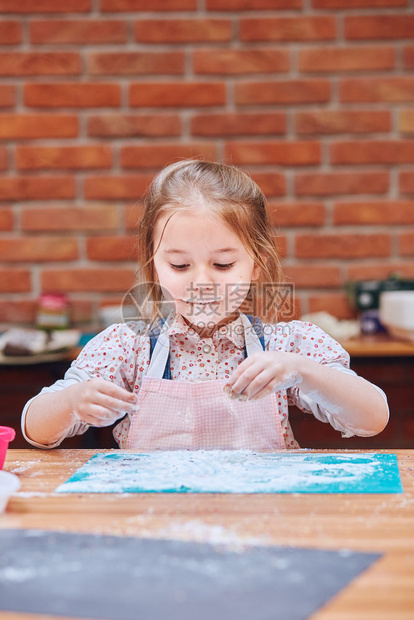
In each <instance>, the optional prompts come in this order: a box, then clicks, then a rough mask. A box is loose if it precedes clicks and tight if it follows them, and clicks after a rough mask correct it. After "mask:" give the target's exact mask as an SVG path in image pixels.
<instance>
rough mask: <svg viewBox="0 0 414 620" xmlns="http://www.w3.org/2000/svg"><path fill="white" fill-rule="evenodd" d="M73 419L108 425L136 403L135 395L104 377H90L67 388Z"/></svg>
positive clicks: (93, 424) (95, 424) (97, 424)
mask: <svg viewBox="0 0 414 620" xmlns="http://www.w3.org/2000/svg"><path fill="white" fill-rule="evenodd" d="M67 389H68V391H69V390H71V394H70V406H71V408H72V415H73V416H74V418H75V420H81V421H82V422H86V423H87V424H90V425H92V426H110V425H111V424H112V423H113V422H115V421H116V420H118V418H120V417H122V416H123V415H125V413H127V412H128V411H131V409H134V407H135V406H136V404H137V396H136V394H134V393H132V392H128V390H125V389H124V388H122V387H119V386H118V385H114V384H113V383H111V382H110V381H105V379H90V380H89V381H83V382H82V383H77V384H76V385H73V386H71V387H70V388H67Z"/></svg>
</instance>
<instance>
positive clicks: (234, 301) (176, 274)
mask: <svg viewBox="0 0 414 620" xmlns="http://www.w3.org/2000/svg"><path fill="white" fill-rule="evenodd" d="M160 239H161V242H160ZM154 248H156V253H155V256H154V266H155V270H156V274H157V276H158V279H159V283H160V285H161V288H162V289H163V292H164V295H165V297H166V299H167V300H173V301H174V302H175V310H176V312H178V313H179V314H181V315H182V316H183V317H184V318H185V319H186V320H187V322H188V323H190V324H191V326H192V327H193V328H194V329H195V330H196V331H197V332H198V333H199V334H200V335H203V334H206V333H209V332H210V331H211V329H212V328H213V327H214V326H216V325H217V324H219V323H220V325H222V324H225V323H227V322H228V321H230V320H233V319H234V318H235V316H236V311H237V309H238V308H239V307H240V306H241V304H242V303H243V301H244V300H245V298H246V296H247V294H248V291H249V287H250V283H251V281H252V280H256V279H257V278H258V277H259V273H260V270H259V267H258V266H257V265H255V263H254V261H253V259H252V258H251V256H250V255H249V254H248V252H247V250H246V248H245V247H244V245H243V244H242V242H241V241H240V239H239V238H238V236H237V235H236V234H235V233H234V232H233V231H232V230H231V229H230V228H229V227H228V226H227V225H226V224H225V223H224V222H223V220H221V219H220V218H219V217H218V216H216V215H214V214H211V213H209V212H208V211H200V212H198V213H190V212H188V211H176V212H175V213H174V214H173V215H171V213H169V214H167V215H164V216H162V217H161V218H160V219H159V220H158V222H157V224H156V226H155V231H154Z"/></svg>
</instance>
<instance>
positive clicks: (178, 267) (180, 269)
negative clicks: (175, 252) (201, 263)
mask: <svg viewBox="0 0 414 620" xmlns="http://www.w3.org/2000/svg"><path fill="white" fill-rule="evenodd" d="M170 267H171V268H172V269H176V270H177V271H183V269H185V268H186V267H188V265H172V264H171V263H170Z"/></svg>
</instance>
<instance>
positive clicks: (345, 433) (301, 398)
mask: <svg viewBox="0 0 414 620" xmlns="http://www.w3.org/2000/svg"><path fill="white" fill-rule="evenodd" d="M327 366H329V367H330V368H335V370H338V371H339V372H345V373H347V374H349V375H354V376H356V377H358V376H359V375H357V373H356V372H355V371H354V370H351V369H350V368H345V366H343V365H342V364H341V363H339V362H332V363H330V364H327ZM360 378H363V377H360ZM364 381H367V379H364ZM368 383H370V385H372V386H373V387H374V388H375V389H376V390H377V391H378V392H379V393H380V394H382V397H383V398H384V400H385V402H386V404H387V408H388V401H387V397H386V395H385V392H384V391H383V390H381V388H379V387H378V386H377V385H375V383H371V382H370V381H368ZM297 405H298V406H299V407H300V408H303V409H305V410H307V411H310V412H311V413H313V415H314V416H315V418H316V419H317V420H320V421H321V422H329V424H330V425H331V426H332V428H334V429H335V430H336V431H340V432H341V433H342V437H343V438H348V437H354V436H355V433H354V432H353V431H351V430H349V429H348V428H346V427H345V426H344V425H343V424H341V423H340V422H338V420H337V419H336V418H335V416H334V415H332V414H331V413H330V412H329V411H328V410H327V409H326V408H325V407H323V406H322V405H320V404H318V403H317V402H316V401H314V400H312V398H310V397H309V396H308V395H307V394H304V393H302V392H301V391H300V389H299V391H298V396H297ZM389 417H390V411H389V408H388V419H389ZM387 423H388V420H387Z"/></svg>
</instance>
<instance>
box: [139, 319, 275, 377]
mask: <svg viewBox="0 0 414 620" xmlns="http://www.w3.org/2000/svg"><path fill="white" fill-rule="evenodd" d="M171 317H172V315H171V314H170V315H169V316H168V318H167V319H159V320H158V321H157V323H156V324H155V326H154V327H153V328H152V329H151V331H150V365H149V367H148V370H147V373H146V376H147V377H155V378H157V379H161V378H162V379H171V368H170V339H169V336H168V333H167V330H168V325H169V323H170V319H171ZM240 318H241V321H242V324H243V327H244V340H245V346H244V356H245V357H248V356H249V355H253V354H254V353H259V352H261V351H264V350H265V342H264V330H263V324H262V322H261V320H260V319H259V318H258V317H252V316H251V315H246V314H243V313H242V312H241V313H240Z"/></svg>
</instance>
